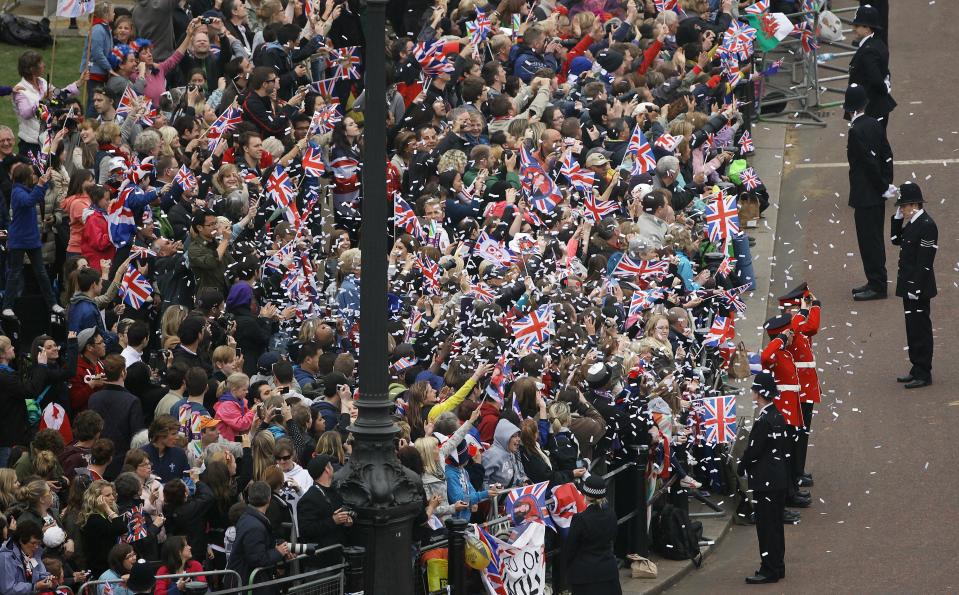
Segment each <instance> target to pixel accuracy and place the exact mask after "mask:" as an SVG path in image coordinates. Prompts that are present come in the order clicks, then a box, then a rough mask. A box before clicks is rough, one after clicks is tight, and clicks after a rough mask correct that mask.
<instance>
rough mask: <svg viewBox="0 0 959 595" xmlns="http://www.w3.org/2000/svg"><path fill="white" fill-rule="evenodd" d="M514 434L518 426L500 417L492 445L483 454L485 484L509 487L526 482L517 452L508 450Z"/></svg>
mask: <svg viewBox="0 0 959 595" xmlns="http://www.w3.org/2000/svg"><path fill="white" fill-rule="evenodd" d="M516 434H519V428H517V427H516V425H515V424H514V423H513V422H511V421H509V420H508V419H505V418H504V419H500V420H499V423H498V424H496V432H495V434H494V435H493V446H491V447H490V449H489V450H488V451H486V454H484V455H483V467H484V468H485V469H486V484H487V485H489V484H494V483H498V484H501V485H502V486H503V488H505V489H509V488H512V487H516V486H518V485H522V484H523V483H525V482H526V471H525V470H524V469H523V462H522V460H520V457H519V452H518V451H517V452H510V451H509V441H510V438H512V437H513V436H515V435H516Z"/></svg>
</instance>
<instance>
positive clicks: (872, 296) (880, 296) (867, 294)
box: [852, 289, 886, 302]
mask: <svg viewBox="0 0 959 595" xmlns="http://www.w3.org/2000/svg"><path fill="white" fill-rule="evenodd" d="M852 299H854V300H855V301H857V302H869V301H872V300H884V299H886V292H885V291H882V292H879V291H876V290H875V289H867V290H866V291H862V292H859V293H855V294H853V296H852Z"/></svg>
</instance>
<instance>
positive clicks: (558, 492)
mask: <svg viewBox="0 0 959 595" xmlns="http://www.w3.org/2000/svg"><path fill="white" fill-rule="evenodd" d="M584 510H586V498H584V497H583V494H582V493H581V492H580V491H579V490H578V489H576V484H574V483H564V484H563V485H559V486H556V487H555V488H553V502H552V503H551V505H550V509H549V516H550V518H552V519H553V524H554V525H556V528H557V529H558V530H559V532H560V534H562V535H564V536H565V535H566V532H567V531H569V526H570V524H571V523H572V521H573V515H575V514H577V513H580V512H583V511H584Z"/></svg>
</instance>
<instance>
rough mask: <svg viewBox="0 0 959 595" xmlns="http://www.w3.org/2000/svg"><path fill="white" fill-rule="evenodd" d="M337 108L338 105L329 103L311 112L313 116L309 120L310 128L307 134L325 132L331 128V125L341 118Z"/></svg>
mask: <svg viewBox="0 0 959 595" xmlns="http://www.w3.org/2000/svg"><path fill="white" fill-rule="evenodd" d="M339 108H340V106H339V105H338V104H336V103H331V104H329V105H325V106H323V107H321V108H320V109H318V110H316V111H315V112H313V118H312V119H311V120H310V129H309V131H308V132H307V135H308V136H313V135H314V134H326V133H327V132H330V131H331V130H333V125H334V124H336V123H337V122H339V121H340V120H342V119H343V116H342V115H341V114H340V109H339Z"/></svg>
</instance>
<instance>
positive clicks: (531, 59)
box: [509, 44, 559, 85]
mask: <svg viewBox="0 0 959 595" xmlns="http://www.w3.org/2000/svg"><path fill="white" fill-rule="evenodd" d="M509 57H510V61H512V62H513V74H515V75H516V76H518V77H519V78H520V79H522V81H523V82H524V83H526V84H527V85H528V84H529V83H530V81H532V80H533V74H535V73H536V71H537V70H539V69H541V68H551V69H552V70H553V72H559V62H557V61H556V57H555V56H554V55H552V54H546V55H543V54H539V53H537V52H535V51H533V48H531V47H529V46H528V45H524V44H520V45H514V46H513V49H512V50H510V55H509Z"/></svg>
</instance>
